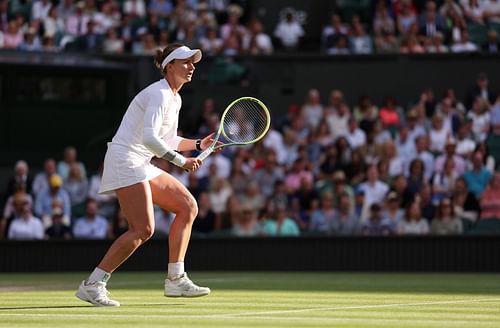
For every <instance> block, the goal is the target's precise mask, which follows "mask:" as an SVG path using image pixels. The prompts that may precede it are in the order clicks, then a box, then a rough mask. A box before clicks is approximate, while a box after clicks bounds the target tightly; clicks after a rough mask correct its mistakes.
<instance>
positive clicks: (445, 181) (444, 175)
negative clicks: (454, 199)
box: [432, 158, 458, 199]
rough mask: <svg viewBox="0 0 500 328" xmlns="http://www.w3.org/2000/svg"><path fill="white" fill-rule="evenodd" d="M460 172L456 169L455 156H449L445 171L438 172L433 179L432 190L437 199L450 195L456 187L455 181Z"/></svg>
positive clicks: (445, 163)
mask: <svg viewBox="0 0 500 328" xmlns="http://www.w3.org/2000/svg"><path fill="white" fill-rule="evenodd" d="M457 179H458V174H457V172H456V171H455V162H454V161H453V158H447V159H446V160H445V162H444V168H443V172H438V173H436V174H435V175H434V177H433V179H432V192H433V194H434V198H435V199H442V198H444V197H450V196H451V194H452V193H453V190H454V189H455V181H456V180H457Z"/></svg>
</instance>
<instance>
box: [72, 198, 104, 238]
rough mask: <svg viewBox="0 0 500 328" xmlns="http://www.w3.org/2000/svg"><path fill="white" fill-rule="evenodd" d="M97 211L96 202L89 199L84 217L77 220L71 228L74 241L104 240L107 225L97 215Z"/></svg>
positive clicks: (102, 218)
mask: <svg viewBox="0 0 500 328" xmlns="http://www.w3.org/2000/svg"><path fill="white" fill-rule="evenodd" d="M97 210H98V208H97V202H96V201H95V200H93V199H89V200H88V201H87V207H86V213H85V215H84V216H82V217H80V218H78V219H77V220H76V222H75V224H74V226H73V236H74V237H75V239H106V237H107V234H108V229H109V227H108V225H109V223H108V221H107V220H106V219H105V218H104V217H102V216H100V215H98V214H97Z"/></svg>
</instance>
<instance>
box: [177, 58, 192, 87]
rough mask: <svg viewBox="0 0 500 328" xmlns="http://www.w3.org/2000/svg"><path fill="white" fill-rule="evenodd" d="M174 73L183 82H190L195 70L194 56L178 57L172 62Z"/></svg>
mask: <svg viewBox="0 0 500 328" xmlns="http://www.w3.org/2000/svg"><path fill="white" fill-rule="evenodd" d="M172 68H173V73H174V76H175V77H176V79H178V80H179V81H181V82H182V83H186V82H190V81H191V79H192V77H193V73H194V70H195V67H194V59H193V57H191V58H187V59H176V60H175V61H174V62H173V63H172Z"/></svg>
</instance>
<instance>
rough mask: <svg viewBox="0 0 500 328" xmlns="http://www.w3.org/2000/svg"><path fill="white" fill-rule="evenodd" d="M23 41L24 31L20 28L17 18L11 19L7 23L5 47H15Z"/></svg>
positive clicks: (4, 38)
mask: <svg viewBox="0 0 500 328" xmlns="http://www.w3.org/2000/svg"><path fill="white" fill-rule="evenodd" d="M22 42H23V33H22V32H21V31H20V30H19V27H18V26H17V23H16V21H15V20H13V19H11V20H10V21H9V24H8V25H7V30H5V31H4V33H3V47H4V48H6V49H15V48H17V47H19V46H20V45H21V43H22Z"/></svg>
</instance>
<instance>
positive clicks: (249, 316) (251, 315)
mask: <svg viewBox="0 0 500 328" xmlns="http://www.w3.org/2000/svg"><path fill="white" fill-rule="evenodd" d="M498 301H500V298H488V299H476V300H456V301H436V302H415V303H392V304H379V305H359V306H336V307H333V306H332V307H322V308H309V309H296V310H281V311H258V312H248V311H246V312H241V313H227V314H205V315H196V314H189V318H190V319H236V318H237V319H250V320H253V319H260V318H262V319H275V320H302V318H301V317H271V316H269V317H267V316H262V315H269V314H288V313H307V312H323V311H336V310H362V309H377V308H394V307H407V306H409V307H412V306H422V305H440V304H460V303H466V304H470V303H484V302H498ZM89 309H92V308H91V307H89ZM99 309H102V308H99ZM13 310H14V311H15V309H13ZM18 310H21V309H18ZM26 310H28V309H22V311H26ZM0 317H59V318H80V317H81V318H89V317H92V318H104V317H113V318H130V319H135V318H151V319H165V318H172V319H175V318H186V315H171V314H165V315H157V314H144V315H140V314H116V313H106V312H102V314H92V313H89V314H83V313H81V314H80V313H75V314H63V313H5V312H3V311H1V312H0ZM306 319H310V318H306V317H304V320H306ZM323 319H325V320H328V318H323ZM333 319H334V318H332V320H333Z"/></svg>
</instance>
